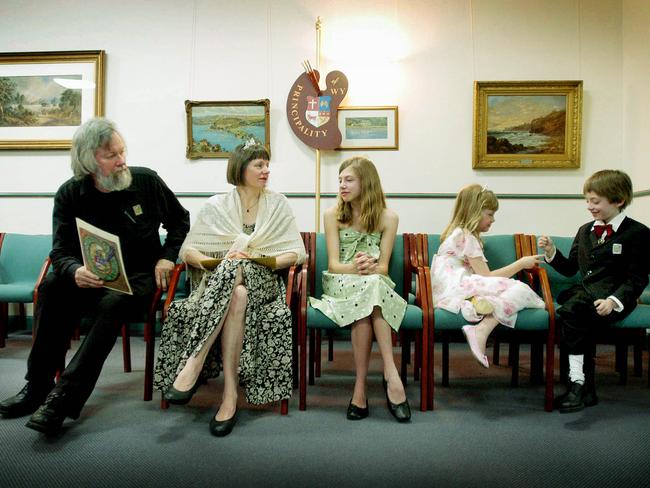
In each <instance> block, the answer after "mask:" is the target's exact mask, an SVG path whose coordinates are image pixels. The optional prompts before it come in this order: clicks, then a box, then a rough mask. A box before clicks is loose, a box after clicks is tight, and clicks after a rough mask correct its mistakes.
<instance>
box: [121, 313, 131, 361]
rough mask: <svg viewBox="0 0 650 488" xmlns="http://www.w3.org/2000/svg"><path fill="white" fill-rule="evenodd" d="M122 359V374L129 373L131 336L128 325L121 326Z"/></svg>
mask: <svg viewBox="0 0 650 488" xmlns="http://www.w3.org/2000/svg"><path fill="white" fill-rule="evenodd" d="M122 358H123V362H124V372H125V373H130V372H131V334H130V331H129V325H128V324H122Z"/></svg>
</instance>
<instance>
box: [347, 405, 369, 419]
mask: <svg viewBox="0 0 650 488" xmlns="http://www.w3.org/2000/svg"><path fill="white" fill-rule="evenodd" d="M368 412H369V411H368V402H367V401H366V408H362V407H357V406H356V405H355V404H354V403H352V400H350V404H349V405H348V413H347V418H348V420H363V419H365V418H366V417H367V416H368Z"/></svg>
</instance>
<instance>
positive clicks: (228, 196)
mask: <svg viewBox="0 0 650 488" xmlns="http://www.w3.org/2000/svg"><path fill="white" fill-rule="evenodd" d="M242 229H243V220H242V205H241V200H240V198H239V193H237V189H236V188H233V190H232V191H230V192H228V193H225V194H223V195H214V196H213V197H211V198H210V199H209V200H208V201H207V202H206V203H205V205H203V208H202V209H201V211H200V212H199V215H198V216H197V218H196V222H195V223H194V225H193V226H192V228H191V229H190V232H189V233H188V234H187V237H186V238H185V242H183V246H182V247H181V251H180V256H181V258H182V259H185V253H186V251H187V250H189V249H195V250H197V251H200V252H202V253H204V254H207V255H210V256H223V255H224V254H225V253H227V252H228V251H230V250H233V251H244V252H247V253H248V254H250V255H251V256H252V257H260V256H279V255H280V254H284V253H288V252H292V253H295V254H296V255H297V261H296V264H300V263H302V262H303V261H304V260H305V245H304V244H303V241H302V239H301V238H300V233H299V232H298V228H297V226H296V220H295V218H294V216H293V212H292V211H291V207H289V202H288V201H287V198H286V197H285V196H284V195H282V194H280V193H275V192H272V191H269V190H264V191H263V192H262V194H261V195H260V199H259V203H258V209H257V219H256V221H255V230H254V231H253V233H252V234H250V235H247V234H244V232H243V230H242Z"/></svg>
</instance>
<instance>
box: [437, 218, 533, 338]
mask: <svg viewBox="0 0 650 488" xmlns="http://www.w3.org/2000/svg"><path fill="white" fill-rule="evenodd" d="M477 257H480V258H482V259H483V260H484V261H485V262H487V259H485V256H484V254H483V249H482V248H481V243H480V242H479V240H478V239H477V238H476V237H475V236H473V235H472V234H470V233H469V232H465V231H463V229H461V228H456V229H454V231H453V232H452V233H451V234H450V235H449V236H448V237H447V238H446V239H445V241H444V242H443V243H442V244H441V245H440V248H439V249H438V253H437V254H436V255H435V256H434V257H433V260H432V261H431V285H432V290H433V303H434V305H435V306H436V307H438V308H442V309H444V310H447V311H449V312H452V313H458V312H462V314H463V317H464V318H465V320H467V321H468V322H479V321H480V320H481V319H482V318H483V316H482V315H479V314H478V313H477V312H476V310H475V309H474V306H473V305H472V303H471V302H470V299H471V298H472V297H477V298H480V299H484V300H487V301H488V302H490V304H492V306H493V307H494V312H493V315H494V317H495V318H496V319H497V320H498V321H499V323H500V324H503V325H506V326H508V327H514V326H515V322H516V321H517V312H519V311H520V310H522V309H524V308H544V302H543V301H542V299H541V298H540V297H539V296H538V295H537V294H536V293H535V292H534V291H533V290H531V289H530V287H529V286H528V285H526V284H525V283H522V282H521V281H518V280H514V279H512V278H500V277H496V276H481V275H478V274H474V272H473V270H472V267H471V266H470V264H469V259H470V258H477Z"/></svg>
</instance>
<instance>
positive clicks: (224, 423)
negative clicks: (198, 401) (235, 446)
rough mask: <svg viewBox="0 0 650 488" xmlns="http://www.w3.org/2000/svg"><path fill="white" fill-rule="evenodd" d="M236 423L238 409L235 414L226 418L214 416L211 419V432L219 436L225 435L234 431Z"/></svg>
mask: <svg viewBox="0 0 650 488" xmlns="http://www.w3.org/2000/svg"><path fill="white" fill-rule="evenodd" d="M217 412H218V410H217ZM215 415H216V413H215ZM236 423H237V410H235V414H234V415H233V416H232V417H230V418H229V419H226V420H217V419H215V418H214V416H213V417H212V418H211V419H210V433H211V434H212V435H214V436H217V437H225V436H227V435H228V434H230V433H231V432H232V429H233V427H235V424H236Z"/></svg>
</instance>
